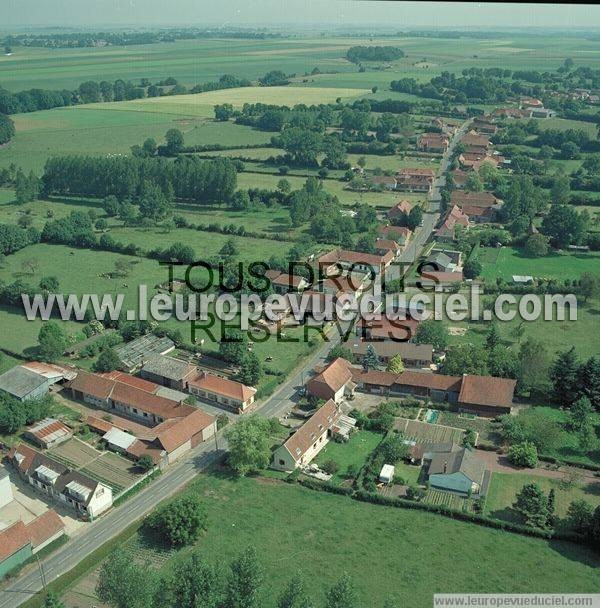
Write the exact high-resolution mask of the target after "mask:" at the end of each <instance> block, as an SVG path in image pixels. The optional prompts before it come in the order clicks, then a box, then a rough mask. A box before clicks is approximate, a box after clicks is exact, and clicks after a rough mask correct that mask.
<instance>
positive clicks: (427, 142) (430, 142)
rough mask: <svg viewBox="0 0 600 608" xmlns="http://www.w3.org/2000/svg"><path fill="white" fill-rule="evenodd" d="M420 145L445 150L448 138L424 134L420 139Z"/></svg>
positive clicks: (434, 134) (435, 134) (438, 134)
mask: <svg viewBox="0 0 600 608" xmlns="http://www.w3.org/2000/svg"><path fill="white" fill-rule="evenodd" d="M419 145H420V146H427V147H432V146H433V147H434V148H443V147H445V146H447V145H448V138H447V137H446V136H445V135H442V134H441V133H423V134H422V135H421V136H420V137H419Z"/></svg>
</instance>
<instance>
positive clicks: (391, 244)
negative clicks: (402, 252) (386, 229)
mask: <svg viewBox="0 0 600 608" xmlns="http://www.w3.org/2000/svg"><path fill="white" fill-rule="evenodd" d="M375 249H383V250H384V251H385V250H387V251H398V249H400V245H398V243H396V241H393V240H392V239H377V240H376V241H375Z"/></svg>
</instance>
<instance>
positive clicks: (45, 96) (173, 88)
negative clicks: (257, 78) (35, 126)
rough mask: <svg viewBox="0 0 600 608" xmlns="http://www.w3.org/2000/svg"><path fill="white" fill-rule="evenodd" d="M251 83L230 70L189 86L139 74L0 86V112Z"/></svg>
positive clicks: (118, 99)
mask: <svg viewBox="0 0 600 608" xmlns="http://www.w3.org/2000/svg"><path fill="white" fill-rule="evenodd" d="M251 84H252V83H251V82H250V81H249V80H247V79H245V78H242V79H240V78H237V77H235V76H232V75H231V74H224V75H223V76H221V77H220V78H219V80H217V81H213V82H205V83H201V84H197V85H195V86H194V87H191V88H190V89H189V90H188V89H187V88H186V87H185V86H183V85H182V84H180V83H179V82H178V81H177V80H176V79H175V78H173V77H172V76H169V77H168V78H164V79H163V80H159V81H157V82H156V83H154V84H153V83H151V82H150V80H148V79H147V78H142V79H141V80H140V82H139V83H137V84H136V83H134V82H132V81H131V80H122V79H118V80H115V81H114V82H109V81H107V80H102V81H95V80H88V81H86V82H82V83H81V84H80V85H79V86H78V87H77V89H73V90H69V89H63V90H60V91H59V90H48V89H37V88H36V89H29V90H26V91H20V92H18V93H11V92H10V91H7V90H6V89H3V88H1V87H0V114H18V113H21V112H36V111H37V110H48V109H50V108H60V107H65V106H73V105H78V104H86V103H97V102H101V101H107V102H110V101H128V100H132V99H143V98H145V97H161V96H163V95H183V94H186V93H203V92H205V91H216V90H221V89H230V88H237V87H247V86H251Z"/></svg>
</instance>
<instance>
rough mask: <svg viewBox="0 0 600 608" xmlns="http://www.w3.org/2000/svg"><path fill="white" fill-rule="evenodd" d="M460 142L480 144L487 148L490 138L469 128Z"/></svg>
mask: <svg viewBox="0 0 600 608" xmlns="http://www.w3.org/2000/svg"><path fill="white" fill-rule="evenodd" d="M460 143H461V144H462V145H463V146H481V147H483V148H486V149H487V148H488V147H489V145H490V138H489V137H488V136H487V135H481V134H480V133H477V132H476V131H473V130H471V131H469V132H468V133H467V134H466V135H465V136H464V137H463V138H462V139H461V140H460Z"/></svg>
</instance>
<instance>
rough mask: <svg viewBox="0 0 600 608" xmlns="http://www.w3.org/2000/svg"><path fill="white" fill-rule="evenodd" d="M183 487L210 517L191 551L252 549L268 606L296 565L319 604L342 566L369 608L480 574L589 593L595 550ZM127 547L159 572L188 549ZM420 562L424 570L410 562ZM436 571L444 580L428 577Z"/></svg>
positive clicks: (272, 494) (514, 584) (217, 488)
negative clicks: (261, 571) (262, 569)
mask: <svg viewBox="0 0 600 608" xmlns="http://www.w3.org/2000/svg"><path fill="white" fill-rule="evenodd" d="M187 491H188V492H193V493H194V494H196V495H197V496H198V497H199V499H200V500H201V502H202V503H203V504H204V506H205V507H206V510H207V513H208V530H207V532H206V533H205V534H203V536H202V537H201V539H200V540H199V541H198V547H199V548H201V549H202V551H203V553H204V554H205V555H206V557H207V559H208V560H209V561H213V562H216V563H219V564H223V563H227V562H228V561H229V560H230V559H231V558H232V557H233V556H235V555H237V554H238V553H239V552H240V551H242V550H243V549H244V548H245V547H247V546H250V545H251V546H253V547H254V548H255V549H256V551H257V553H258V556H259V558H260V560H261V562H262V563H263V565H264V567H265V569H266V576H265V585H264V588H263V590H262V593H261V595H260V598H259V605H260V606H264V607H265V608H271V607H274V606H275V604H276V598H277V595H278V593H279V592H280V591H281V590H282V588H283V587H284V586H285V584H286V583H287V580H288V578H289V576H290V575H291V572H292V570H294V571H296V570H298V569H299V570H301V572H302V575H303V576H304V577H305V579H306V581H307V582H308V581H310V584H309V585H308V589H309V590H310V593H311V595H312V596H313V599H314V601H315V602H317V603H318V605H320V604H321V603H322V602H323V601H324V594H325V591H326V589H327V588H328V587H329V586H330V585H331V584H333V583H334V582H335V581H336V580H337V579H338V578H339V576H340V575H341V573H342V572H347V573H348V574H349V575H350V577H351V578H352V580H353V581H354V582H355V584H356V586H357V588H358V590H359V593H360V599H361V602H362V605H364V606H373V607H374V608H377V607H379V606H382V605H383V602H384V601H385V599H386V598H387V597H388V596H390V595H391V596H393V597H394V598H395V599H396V601H397V602H398V603H399V604H400V605H410V606H414V607H416V608H425V607H429V606H431V601H432V594H433V593H436V592H448V593H466V592H478V591H480V590H481V581H482V580H485V584H486V592H490V593H493V592H502V593H518V592H522V593H532V592H545V593H552V592H557V593H558V592H564V591H565V589H568V590H569V592H594V591H596V590H597V580H596V579H597V574H596V573H597V570H596V568H597V567H598V565H600V562H599V561H598V558H597V556H594V555H593V554H592V553H591V552H590V551H588V550H586V549H584V548H582V547H578V546H576V545H572V544H566V543H560V542H555V543H548V542H544V541H541V540H537V539H532V538H527V537H522V536H517V535H513V534H509V533H506V532H501V531H498V530H490V529H487V528H483V527H479V526H475V525H473V524H468V523H461V522H457V521H453V520H450V519H446V518H443V517H440V516H437V515H434V514H427V513H420V512H416V511H410V510H403V509H393V508H388V507H380V506H375V505H369V504H365V503H358V502H354V501H352V500H350V499H347V498H344V497H340V496H334V495H330V494H325V493H319V492H314V491H310V490H307V489H303V488H301V487H298V486H293V485H290V484H286V483H283V482H277V481H273V480H254V479H237V480H233V479H231V478H229V477H227V476H224V475H219V474H208V475H203V476H201V477H199V478H198V479H197V480H196V481H195V482H193V483H192V484H191V486H190V487H189V488H188V490H187ZM500 545H501V546H502V551H500V552H499V551H498V547H499V546H500ZM125 546H128V547H130V548H131V549H132V551H134V554H135V556H136V559H139V560H140V561H146V560H150V563H151V564H152V565H154V567H160V568H161V569H163V570H168V569H169V568H170V567H171V566H172V565H173V564H174V563H175V562H176V561H177V560H178V559H180V557H182V556H183V555H184V554H185V553H186V552H187V550H184V551H182V552H172V551H168V552H164V551H163V550H162V549H161V548H160V547H156V546H155V545H152V544H149V543H148V542H147V541H146V540H145V539H144V537H143V536H142V535H141V534H134V535H133V536H132V537H131V539H130V540H129V541H128V542H126V543H125ZM457 547H468V550H464V551H457V549H456V548H457ZM490 556H493V559H491V558H490ZM418 563H423V564H424V563H426V564H427V568H419V567H416V566H415V564H418ZM473 564H477V567H473ZM540 564H543V567H540ZM436 571H443V572H444V573H445V576H444V577H441V578H440V577H434V576H431V573H432V572H436ZM367 574H368V575H367ZM93 580H95V576H94V573H91V574H90V575H89V576H88V577H84V578H83V579H81V580H80V581H79V582H78V583H77V584H76V585H75V586H74V588H73V590H72V592H68V593H67V594H66V600H67V605H68V606H69V607H70V608H74V607H75V606H77V605H79V603H80V601H81V595H80V593H82V592H83V593H89V592H92V591H93ZM90 583H92V584H90Z"/></svg>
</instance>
